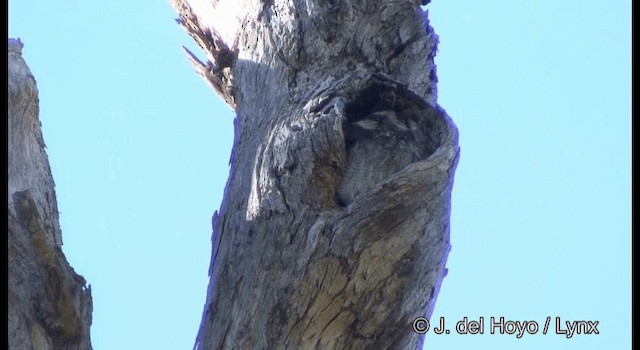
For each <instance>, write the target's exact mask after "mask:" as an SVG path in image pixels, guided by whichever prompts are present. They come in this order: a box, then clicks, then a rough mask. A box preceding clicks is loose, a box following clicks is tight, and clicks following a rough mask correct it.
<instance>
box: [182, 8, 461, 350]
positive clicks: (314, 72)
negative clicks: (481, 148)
mask: <svg viewBox="0 0 640 350" xmlns="http://www.w3.org/2000/svg"><path fill="white" fill-rule="evenodd" d="M173 4H174V7H175V8H176V10H177V11H178V13H179V18H178V19H177V21H178V23H179V24H181V25H182V26H183V27H184V28H185V29H186V31H187V32H188V33H189V34H190V35H191V36H192V37H193V38H194V40H195V41H196V43H197V44H198V45H199V46H200V47H201V48H202V49H203V50H204V52H205V53H206V55H207V59H206V60H200V59H198V58H197V56H196V55H195V54H193V53H192V52H191V51H189V50H186V51H187V54H188V58H189V59H190V60H191V62H192V63H193V64H194V66H195V67H196V70H197V71H198V73H200V74H201V75H202V76H203V77H204V78H205V80H206V81H207V82H208V83H210V84H211V85H212V86H213V87H214V89H215V90H216V91H217V92H218V94H219V95H220V96H221V97H222V98H223V99H224V100H225V101H226V102H227V103H228V104H229V105H230V106H231V107H232V108H233V109H234V110H235V112H236V118H235V120H234V124H235V138H234V144H233V151H232V154H231V160H230V165H231V172H230V175H229V180H228V182H227V186H226V188H225V194H224V199H223V203H222V206H221V208H220V211H219V213H218V212H216V213H214V216H213V234H212V243H213V244H212V246H213V249H212V258H211V266H210V271H209V274H210V282H209V287H208V291H207V300H206V303H205V308H204V313H203V316H202V323H201V326H200V330H199V333H198V336H197V339H196V345H195V347H196V348H198V349H239V348H242V349H314V348H317V349H387V348H392V349H411V348H413V349H415V348H417V347H418V346H420V344H421V341H422V340H421V336H420V335H419V334H416V333H415V332H414V331H413V329H412V327H411V325H412V322H413V320H414V319H416V318H417V317H424V316H427V317H428V316H430V315H431V312H432V310H433V306H434V303H435V299H436V296H437V294H438V291H439V287H440V284H441V282H442V279H443V278H444V275H445V274H446V268H445V263H446V257H447V254H448V252H449V249H450V245H449V216H450V202H451V200H450V198H451V196H450V194H451V189H452V186H453V177H454V172H455V168H456V164H457V159H458V154H459V147H458V143H457V130H456V128H455V125H454V123H453V122H452V120H451V119H450V118H449V117H448V116H447V115H446V113H445V112H444V110H443V109H442V108H440V107H439V106H438V105H437V103H436V100H437V89H436V88H437V87H436V83H437V78H436V71H435V64H434V61H433V58H434V56H435V54H436V47H437V41H438V38H437V36H436V34H435V33H434V31H433V29H432V28H431V27H430V25H429V22H428V17H427V12H426V11H424V10H422V9H421V7H420V5H421V2H420V1H417V0H386V1H379V0H376V1H372V0H334V1H330V0H262V1H248V0H247V1H241V2H236V1H232V0H220V1H216V0H211V1H189V0H174V1H173ZM425 4H426V2H425ZM223 11H226V12H224V13H223ZM223 21H225V22H223Z"/></svg>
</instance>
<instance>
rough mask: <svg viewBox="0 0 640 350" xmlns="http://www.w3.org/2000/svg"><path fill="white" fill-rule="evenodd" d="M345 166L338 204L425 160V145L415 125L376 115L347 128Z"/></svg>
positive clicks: (389, 113) (401, 117) (396, 117)
mask: <svg viewBox="0 0 640 350" xmlns="http://www.w3.org/2000/svg"><path fill="white" fill-rule="evenodd" d="M345 141H346V146H347V163H346V164H347V165H346V170H345V175H344V177H343V179H342V182H341V183H340V186H339V187H338V200H339V201H340V202H341V204H348V203H350V202H352V201H353V199H354V198H355V197H357V196H358V195H360V194H362V193H365V192H367V191H368V190H370V189H371V188H372V187H374V186H375V185H377V184H379V183H380V182H382V181H384V180H386V179H387V178H389V177H390V176H391V175H393V174H395V173H397V172H398V171H400V170H402V169H403V168H404V167H406V166H407V165H409V164H411V163H413V162H416V161H418V160H421V159H423V158H424V153H425V152H424V143H423V142H422V137H421V133H420V130H419V129H418V127H417V125H416V123H415V121H413V120H411V119H410V118H409V117H407V116H405V115H402V114H400V113H397V112H395V111H390V110H387V111H378V112H374V113H371V114H369V115H367V116H366V117H365V118H363V119H360V120H358V121H356V122H353V123H351V124H349V125H347V128H346V130H345Z"/></svg>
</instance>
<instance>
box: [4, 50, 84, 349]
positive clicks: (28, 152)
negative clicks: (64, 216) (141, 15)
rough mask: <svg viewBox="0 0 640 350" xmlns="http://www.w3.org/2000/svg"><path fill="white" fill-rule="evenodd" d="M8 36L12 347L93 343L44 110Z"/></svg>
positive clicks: (67, 346)
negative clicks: (66, 247)
mask: <svg viewBox="0 0 640 350" xmlns="http://www.w3.org/2000/svg"><path fill="white" fill-rule="evenodd" d="M22 47H23V45H22V43H21V42H20V41H19V40H14V39H9V47H8V50H9V85H8V90H9V92H8V95H9V102H8V116H7V117H8V129H9V130H8V131H9V142H8V146H9V152H8V157H9V160H8V166H9V169H8V173H9V174H8V175H9V193H8V194H9V196H8V205H9V219H8V221H9V227H8V234H9V237H8V256H9V269H8V273H9V281H8V283H9V286H8V289H9V300H8V306H9V308H8V309H9V310H8V323H9V325H8V333H9V334H8V335H9V341H8V345H9V349H38V350H43V349H83V350H84V349H91V341H90V339H89V327H90V325H91V310H92V301H91V289H90V287H88V286H87V285H86V281H85V280H84V278H82V276H80V275H78V274H76V273H75V272H74V271H73V268H71V266H69V264H68V263H67V260H66V258H65V256H64V254H63V253H62V249H61V247H62V237H61V233H60V224H59V222H58V207H57V203H56V195H55V191H54V183H53V177H52V176H51V169H50V168H49V161H48V159H47V154H46V152H45V149H44V147H45V145H44V141H43V138H42V132H41V130H40V120H39V117H38V90H37V88H36V81H35V79H34V78H33V75H31V72H30V71H29V67H27V64H26V63H25V61H24V60H23V58H22Z"/></svg>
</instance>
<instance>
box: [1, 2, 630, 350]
mask: <svg viewBox="0 0 640 350" xmlns="http://www.w3.org/2000/svg"><path fill="white" fill-rule="evenodd" d="M428 8H429V9H430V17H431V21H432V25H433V26H434V27H435V28H436V31H437V32H438V33H439V35H440V41H441V42H440V46H439V54H438V56H437V58H436V60H437V64H438V77H439V80H440V84H439V102H440V104H441V105H442V106H443V107H444V108H445V109H446V110H447V111H448V113H449V114H450V115H451V116H452V117H453V118H454V120H455V121H456V123H457V125H458V128H459V129H460V145H461V158H460V163H459V166H458V171H457V174H456V179H455V185H454V193H453V213H452V224H451V230H452V231H451V241H452V245H453V249H452V251H451V253H450V255H449V261H448V268H449V275H448V276H447V277H446V278H445V280H444V283H443V285H442V290H441V292H440V296H439V298H438V302H437V305H436V309H435V312H434V313H433V318H434V319H437V318H439V317H441V316H442V317H445V320H446V322H447V327H449V328H451V329H452V330H454V329H453V326H454V323H455V322H456V321H458V320H461V319H462V318H463V317H464V316H467V317H469V318H471V319H478V318H479V317H485V323H488V322H489V317H491V316H494V317H499V316H504V317H505V318H506V319H507V320H518V321H536V322H538V323H539V325H540V329H542V326H543V323H544V321H545V318H546V317H547V316H550V317H552V318H555V317H561V318H562V321H565V320H570V321H573V320H589V321H599V325H598V330H599V332H600V334H599V335H577V336H575V337H573V338H571V339H567V338H566V337H565V336H563V335H555V334H546V335H542V334H535V335H525V336H524V337H523V338H521V339H517V338H516V337H515V335H507V334H505V335H495V334H494V335H491V334H488V329H489V327H488V325H486V324H485V329H486V332H485V334H483V335H458V334H455V333H456V332H455V331H453V332H452V334H449V335H434V334H432V333H429V334H428V336H427V339H426V345H427V348H430V349H463V348H474V349H514V348H517V349H543V348H544V349H630V348H631V2H630V1H628V0H625V1H622V0H618V1H594V0H588V1H577V0H563V1H557V0H540V1H514V0H508V1H507V0H497V1H453V0H433V2H432V3H431V4H430V5H429V6H428ZM174 17H175V14H174V12H173V10H172V9H171V7H170V5H169V1H168V0H166V1H165V0H163V1H155V2H151V1H123V0H119V1H107V2H99V3H98V2H95V1H57V2H53V1H35V0H21V1H16V0H12V1H9V36H10V37H20V38H21V39H22V41H23V42H24V43H25V48H24V57H25V59H26V61H27V63H28V64H29V66H30V67H31V70H32V72H33V74H34V75H35V77H36V80H37V82H38V88H39V89H40V118H41V120H42V127H43V132H44V138H45V142H46V144H47V151H48V154H49V158H50V161H51V166H52V170H53V175H54V179H55V181H56V190H57V195H58V205H59V209H60V211H61V214H60V220H61V227H62V231H63V239H64V247H63V248H64V252H65V254H66V255H67V257H68V259H69V261H70V263H71V265H72V266H73V267H74V268H75V270H76V271H77V272H78V273H80V274H82V275H83V276H84V277H85V278H86V279H87V281H88V282H89V283H90V284H91V286H92V292H93V302H94V312H93V326H92V330H91V336H92V343H93V346H94V348H95V349H96V350H108V349H190V348H191V347H192V346H193V342H194V338H195V335H196V332H197V328H198V325H199V322H200V317H201V313H202V308H203V305H204V300H205V292H206V285H207V282H208V277H207V271H208V265H209V258H210V231H211V215H212V213H213V211H214V210H216V209H218V207H219V205H220V202H221V198H222V193H223V188H224V185H225V182H226V179H227V176H228V170H229V168H228V159H229V155H230V147H231V140H232V138H233V129H232V121H233V114H232V112H231V110H230V109H229V108H228V107H226V105H224V104H223V102H222V101H221V100H220V99H219V98H218V97H217V96H215V94H214V92H213V91H212V89H210V88H209V87H208V86H207V85H206V84H205V83H204V82H203V81H202V80H201V79H200V77H198V76H197V75H196V74H195V73H194V72H193V69H192V68H191V67H190V65H189V63H188V62H187V60H186V59H185V57H184V55H183V53H182V52H181V49H180V45H182V44H186V45H187V46H188V47H191V48H194V47H195V45H194V44H193V43H192V41H191V39H190V38H189V37H188V36H187V35H186V34H184V33H183V32H182V30H181V29H180V28H179V27H178V26H177V25H176V24H175V22H174V20H173V19H174ZM540 332H541V330H540Z"/></svg>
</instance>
